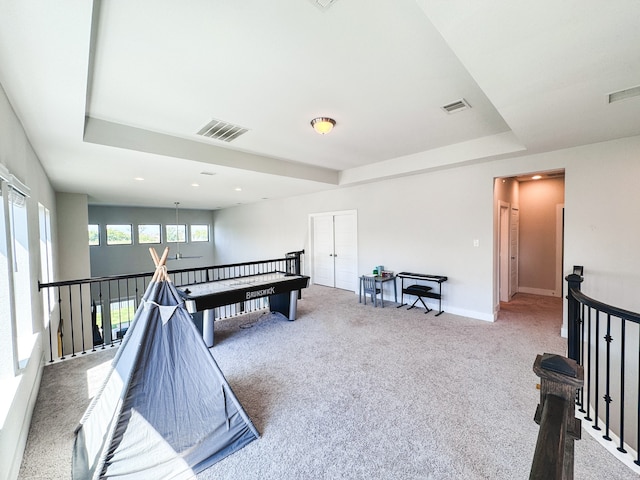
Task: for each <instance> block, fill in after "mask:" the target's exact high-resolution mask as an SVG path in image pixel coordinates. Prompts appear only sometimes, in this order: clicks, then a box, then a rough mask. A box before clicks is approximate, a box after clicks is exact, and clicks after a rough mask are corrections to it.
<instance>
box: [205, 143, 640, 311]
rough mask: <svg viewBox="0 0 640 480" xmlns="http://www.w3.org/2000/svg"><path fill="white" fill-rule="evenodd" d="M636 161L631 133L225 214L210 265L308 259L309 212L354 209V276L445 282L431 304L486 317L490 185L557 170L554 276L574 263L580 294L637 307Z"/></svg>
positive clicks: (219, 215)
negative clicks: (429, 277)
mask: <svg viewBox="0 0 640 480" xmlns="http://www.w3.org/2000/svg"><path fill="white" fill-rule="evenodd" d="M639 157H640V137H633V138H627V139H621V140H616V141H612V142H606V143H601V144H595V145H588V146H584V147H579V148H573V149H567V150H561V151H555V152H550V153H545V154H537V155H528V156H522V157H517V158H509V159H502V160H496V161H493V162H486V163H480V164H476V165H471V166H465V167H459V168H452V169H448V170H440V171H435V172H431V173H425V174H420V175H414V176H411V177H403V178H397V179H392V180H386V181H382V182H377V183H370V184H365V185H359V186H354V187H349V188H341V189H338V190H333V191H331V192H324V193H322V192H321V193H316V194H311V195H304V196H298V197H295V198H285V199H279V200H275V199H274V200H268V201H265V202H263V203H260V204H255V205H246V206H239V207H234V208H230V209H225V210H222V211H218V212H216V213H215V226H214V229H215V248H216V259H217V261H219V262H224V263H226V262H233V261H244V260H255V259H260V258H267V257H279V256H282V254H284V253H285V252H287V251H290V250H297V249H301V248H305V249H307V252H308V248H309V238H308V216H309V214H311V213H319V212H325V211H338V210H351V209H354V210H357V211H358V241H359V245H358V252H359V262H358V268H359V272H360V273H364V272H367V271H369V270H370V269H371V266H373V265H377V264H383V265H385V268H388V269H391V270H394V271H396V272H397V271H400V270H412V271H418V272H424V273H435V274H441V275H447V276H448V277H449V281H448V282H447V283H446V284H444V287H443V297H444V299H443V308H444V309H445V310H446V311H448V312H451V313H456V314H462V315H467V316H471V317H474V318H479V319H485V320H491V319H493V318H494V302H493V301H492V298H494V297H493V295H494V289H495V288H496V283H495V281H496V279H495V276H494V254H495V253H494V252H495V249H494V235H495V225H494V212H493V210H494V203H493V185H494V178H496V177H507V176H514V175H517V174H521V173H529V172H535V171H541V170H555V169H562V168H564V169H565V174H566V180H565V187H566V191H565V208H566V223H565V262H564V272H565V274H568V273H570V271H571V267H572V265H574V264H580V265H584V266H585V275H586V277H587V278H586V281H585V285H584V287H585V288H584V289H585V291H586V292H588V295H590V296H593V297H595V298H598V299H600V300H602V301H605V302H610V303H613V304H615V305H620V306H624V307H625V308H627V309H631V310H635V311H640V296H638V295H634V292H637V291H638V290H639V289H640V275H639V274H638V267H639V266H640V250H638V249H637V238H638V235H639V234H640V224H638V222H637V221H635V219H636V218H637V216H638V214H639V211H640V189H638V188H637V186H636V185H635V184H634V183H635V182H637V179H638V178H640V158H639ZM474 239H477V240H479V246H478V247H473V240H474ZM309 258H310V255H309V254H308V255H306V256H305V262H306V263H307V265H306V271H307V272H308V271H310V269H309V266H308V262H309ZM496 298H497V297H496Z"/></svg>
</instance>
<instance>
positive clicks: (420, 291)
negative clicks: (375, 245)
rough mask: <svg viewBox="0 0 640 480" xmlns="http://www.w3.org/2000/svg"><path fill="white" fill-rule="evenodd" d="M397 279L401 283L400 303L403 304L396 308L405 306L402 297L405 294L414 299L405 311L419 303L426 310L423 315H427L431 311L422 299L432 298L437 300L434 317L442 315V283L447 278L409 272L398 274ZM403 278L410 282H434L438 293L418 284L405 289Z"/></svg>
mask: <svg viewBox="0 0 640 480" xmlns="http://www.w3.org/2000/svg"><path fill="white" fill-rule="evenodd" d="M398 277H400V280H401V282H402V302H403V303H402V304H401V305H399V306H398V308H400V307H402V306H404V305H407V304H406V303H404V296H405V294H406V295H413V296H415V297H416V299H415V301H414V302H413V303H412V304H411V306H410V307H409V308H407V310H411V309H412V308H414V307H415V306H416V303H418V301H419V302H420V303H422V305H423V306H424V308H425V309H426V312H424V313H425V314H426V313H429V312H430V311H431V310H432V309H431V308H429V307H428V306H427V304H426V303H425V302H424V298H433V299H436V300H438V313H436V317H437V316H438V315H441V314H442V313H444V311H443V310H442V283H443V282H446V281H447V280H448V278H447V277H445V276H442V275H426V274H423V273H410V272H400V273H399V274H398ZM405 278H406V279H410V280H418V281H426V282H436V283H437V284H438V292H437V293H436V292H434V291H433V288H432V287H428V286H426V285H421V284H418V283H414V284H411V285H407V286H406V287H405V286H404V279H405Z"/></svg>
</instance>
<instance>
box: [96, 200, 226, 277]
mask: <svg viewBox="0 0 640 480" xmlns="http://www.w3.org/2000/svg"><path fill="white" fill-rule="evenodd" d="M178 222H179V223H180V224H186V225H187V239H188V241H187V242H186V243H180V244H179V245H177V244H175V243H167V242H166V239H165V225H167V224H169V225H174V224H175V223H176V210H175V208H142V207H115V206H102V205H90V206H89V220H88V223H91V224H98V225H100V245H99V246H91V247H88V249H89V251H90V253H89V254H90V258H91V276H92V277H102V276H109V275H120V274H126V273H142V272H152V271H153V270H154V268H155V267H154V264H153V260H152V259H151V255H150V253H149V247H153V248H155V249H156V251H157V252H158V255H161V254H162V251H163V250H164V249H165V247H169V255H170V256H174V257H175V255H176V253H177V252H178V249H179V250H180V254H181V255H183V258H182V259H181V260H170V261H168V262H167V267H168V268H169V270H172V269H182V268H192V267H198V266H208V265H213V264H214V263H215V256H214V253H215V252H214V248H213V244H214V231H213V212H212V211H210V210H189V209H181V208H179V209H178ZM107 224H115V225H121V224H131V225H132V226H133V237H134V243H133V245H107V244H106V235H105V232H106V225H107ZM140 224H160V225H161V235H162V243H160V244H140V243H139V242H138V225H140ZM190 225H209V227H210V230H209V241H208V242H192V241H191V239H190V238H189V226H190ZM84 236H85V238H84V242H85V244H86V243H87V227H86V225H85V227H84ZM188 257H194V258H188Z"/></svg>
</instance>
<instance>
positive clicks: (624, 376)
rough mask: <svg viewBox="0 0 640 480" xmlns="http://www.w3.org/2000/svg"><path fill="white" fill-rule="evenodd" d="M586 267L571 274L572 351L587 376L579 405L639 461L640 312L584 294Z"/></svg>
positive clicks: (626, 453) (609, 439)
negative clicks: (584, 269) (584, 271)
mask: <svg viewBox="0 0 640 480" xmlns="http://www.w3.org/2000/svg"><path fill="white" fill-rule="evenodd" d="M582 272H583V268H582V267H574V273H573V274H571V275H568V276H567V277H566V280H567V283H568V289H567V292H568V293H567V300H568V305H567V307H568V308H567V314H568V318H567V334H568V335H567V336H568V356H569V358H571V359H573V360H575V361H576V362H577V363H578V364H580V365H582V366H583V367H584V378H585V385H584V387H583V388H581V389H580V390H579V391H578V394H577V396H576V405H577V406H578V411H579V412H580V413H581V414H582V415H583V418H584V420H586V421H587V422H589V424H590V425H591V428H592V429H594V430H596V431H602V432H603V435H602V438H603V439H604V440H605V441H606V442H615V445H616V449H617V451H618V452H619V453H620V454H621V455H622V457H621V458H622V459H623V460H625V456H626V457H627V458H626V460H625V461H629V462H631V461H633V463H635V464H636V465H640V458H639V457H638V453H637V452H638V450H639V449H638V445H639V444H640V314H638V313H635V312H630V311H628V310H623V309H621V308H617V307H614V306H611V305H607V304H605V303H603V302H599V301H597V300H594V299H592V298H590V297H588V296H586V295H584V294H583V293H582V291H581V288H580V286H581V284H582V282H583V280H584V278H583V276H582ZM634 452H635V455H634ZM634 456H635V458H633V457H634Z"/></svg>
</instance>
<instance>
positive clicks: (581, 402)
mask: <svg viewBox="0 0 640 480" xmlns="http://www.w3.org/2000/svg"><path fill="white" fill-rule="evenodd" d="M584 308H585V306H584V303H581V304H580V362H579V363H580V365H584V323H585V322H584ZM578 405H579V406H580V408H579V409H578V411H579V412H580V413H586V412H585V409H584V385H583V386H582V387H580V388H579V389H578Z"/></svg>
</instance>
